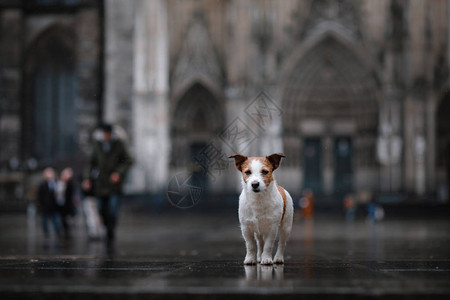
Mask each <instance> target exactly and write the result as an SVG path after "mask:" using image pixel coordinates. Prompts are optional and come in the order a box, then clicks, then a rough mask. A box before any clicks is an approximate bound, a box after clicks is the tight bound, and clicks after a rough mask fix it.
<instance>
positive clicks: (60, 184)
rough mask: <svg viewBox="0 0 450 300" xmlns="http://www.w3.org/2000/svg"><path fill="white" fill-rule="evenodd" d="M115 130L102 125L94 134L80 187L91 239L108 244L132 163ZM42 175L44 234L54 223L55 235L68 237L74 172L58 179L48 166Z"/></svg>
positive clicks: (39, 196) (40, 198) (68, 171)
mask: <svg viewBox="0 0 450 300" xmlns="http://www.w3.org/2000/svg"><path fill="white" fill-rule="evenodd" d="M113 129H114V128H113V126H112V125H110V124H103V125H102V126H101V127H100V129H99V130H97V131H96V132H95V133H94V142H93V149H92V153H91V155H90V157H89V161H88V166H87V168H86V170H85V172H84V174H83V175H82V177H83V179H82V182H81V189H80V191H81V193H80V195H81V198H82V199H83V201H82V203H83V205H82V208H83V212H84V215H85V220H86V225H87V232H88V235H89V238H91V239H102V238H105V240H106V241H107V242H108V243H109V244H110V243H112V242H113V241H114V239H115V229H116V225H117V221H118V215H119V208H120V202H121V194H122V188H123V183H124V178H125V176H126V173H127V171H128V169H129V167H130V166H131V164H132V158H131V156H130V155H129V153H128V150H127V147H126V145H125V142H124V139H123V137H121V136H120V134H119V133H118V132H116V131H114V130H113ZM43 177H44V180H43V181H42V183H41V184H40V185H39V188H38V193H37V200H38V204H39V206H40V210H41V213H42V227H43V231H44V235H45V236H46V237H48V236H49V235H50V226H49V225H50V224H51V226H52V227H53V229H54V233H55V234H56V236H58V237H65V238H69V237H70V228H69V221H68V218H69V217H70V216H73V215H74V214H75V211H76V209H75V205H74V197H75V192H76V190H77V189H76V186H75V184H74V180H73V171H72V169H70V168H66V169H64V170H62V171H61V174H60V176H59V178H58V179H57V178H56V173H55V170H54V169H53V168H46V169H45V170H44V172H43ZM104 232H105V234H104Z"/></svg>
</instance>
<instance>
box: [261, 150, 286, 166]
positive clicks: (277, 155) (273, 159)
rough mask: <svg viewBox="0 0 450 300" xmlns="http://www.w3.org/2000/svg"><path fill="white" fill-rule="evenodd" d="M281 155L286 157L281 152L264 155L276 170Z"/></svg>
mask: <svg viewBox="0 0 450 300" xmlns="http://www.w3.org/2000/svg"><path fill="white" fill-rule="evenodd" d="M282 157H286V155H284V154H283V153H274V154H271V155H269V156H266V158H267V159H268V160H269V162H270V163H271V164H272V167H273V170H276V169H277V168H278V167H279V166H280V161H281V158H282Z"/></svg>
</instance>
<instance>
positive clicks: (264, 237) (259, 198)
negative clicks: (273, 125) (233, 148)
mask: <svg viewBox="0 0 450 300" xmlns="http://www.w3.org/2000/svg"><path fill="white" fill-rule="evenodd" d="M282 157H285V155H284V154H282V153H275V154H272V155H269V156H266V157H246V156H244V155H240V154H234V155H231V156H230V158H234V163H235V166H236V169H238V170H239V171H240V172H241V173H242V193H241V195H240V196H239V222H240V223H241V230H242V235H243V237H244V240H245V245H246V248H247V255H246V256H245V259H244V264H245V265H253V264H256V263H257V262H259V263H261V264H262V265H271V264H273V263H275V264H282V263H284V248H285V246H286V241H287V239H288V238H289V235H290V233H291V229H292V218H293V214H294V206H293V204H292V198H291V196H290V195H289V193H288V192H287V191H286V190H285V189H284V188H282V187H281V186H279V185H277V183H276V181H275V178H274V177H273V171H275V170H276V169H277V168H278V167H279V166H280V161H281V158H282ZM277 235H278V249H277V252H276V254H275V257H274V259H273V260H272V251H273V246H274V243H275V239H276V238H277Z"/></svg>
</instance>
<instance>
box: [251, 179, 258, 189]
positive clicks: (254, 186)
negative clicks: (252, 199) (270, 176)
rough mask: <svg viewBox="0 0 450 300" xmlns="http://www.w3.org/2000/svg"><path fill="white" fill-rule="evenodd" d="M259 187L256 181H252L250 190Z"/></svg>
mask: <svg viewBox="0 0 450 300" xmlns="http://www.w3.org/2000/svg"><path fill="white" fill-rule="evenodd" d="M258 187H259V182H258V181H253V182H252V188H254V189H256V188H258Z"/></svg>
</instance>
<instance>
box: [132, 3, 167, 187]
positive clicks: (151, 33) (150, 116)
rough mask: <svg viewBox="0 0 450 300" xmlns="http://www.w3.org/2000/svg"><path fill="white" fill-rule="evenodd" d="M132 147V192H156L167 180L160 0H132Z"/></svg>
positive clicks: (162, 9)
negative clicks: (133, 157) (135, 0)
mask: <svg viewBox="0 0 450 300" xmlns="http://www.w3.org/2000/svg"><path fill="white" fill-rule="evenodd" d="M134 30H135V39H134V62H133V63H134V64H133V66H134V68H133V75H134V82H133V83H134V85H133V99H132V103H133V110H132V111H133V120H132V123H133V136H134V140H133V147H134V152H135V164H134V167H133V172H132V174H133V180H132V188H133V190H134V191H135V192H159V191H161V190H163V189H164V187H165V185H166V184H167V180H168V178H167V177H168V164H169V153H170V151H169V132H168V125H169V122H170V120H169V118H168V99H167V97H168V53H169V50H168V32H167V30H168V29H167V7H166V2H165V1H162V0H154V1H145V0H138V1H137V2H136V18H135V24H134Z"/></svg>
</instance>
